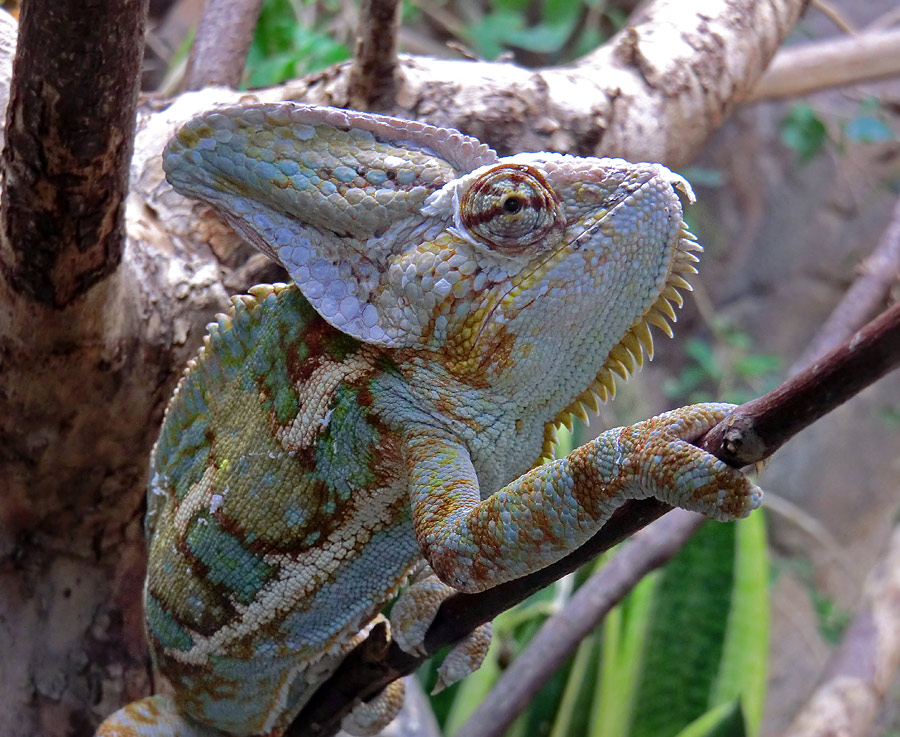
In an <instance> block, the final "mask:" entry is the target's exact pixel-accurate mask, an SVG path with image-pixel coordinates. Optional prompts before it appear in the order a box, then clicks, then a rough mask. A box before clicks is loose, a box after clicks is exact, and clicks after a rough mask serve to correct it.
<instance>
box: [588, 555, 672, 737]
mask: <svg viewBox="0 0 900 737" xmlns="http://www.w3.org/2000/svg"><path fill="white" fill-rule="evenodd" d="M659 579H660V573H659V572H654V573H651V574H650V575H648V576H645V577H644V578H643V579H642V580H641V582H640V583H638V585H637V586H635V588H634V589H633V590H632V591H631V593H630V594H629V595H628V596H627V597H626V598H625V600H624V601H623V602H622V603H621V604H620V605H618V606H616V607H614V608H613V609H612V611H610V613H609V615H607V617H606V619H605V620H604V622H603V641H602V650H601V653H602V658H601V661H600V682H599V684H598V687H597V688H596V691H597V696H596V698H595V699H594V703H593V706H592V708H591V721H590V726H589V729H588V735H589V737H622V735H625V734H627V727H628V723H629V721H630V720H631V712H632V709H633V707H634V703H635V700H636V698H637V686H638V678H639V677H640V673H641V664H642V662H643V657H644V642H645V641H646V638H647V629H648V627H649V626H650V622H651V617H652V614H653V595H654V592H655V590H656V586H657V584H658V583H659Z"/></svg>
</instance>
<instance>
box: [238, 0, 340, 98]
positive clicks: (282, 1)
mask: <svg viewBox="0 0 900 737" xmlns="http://www.w3.org/2000/svg"><path fill="white" fill-rule="evenodd" d="M313 5H322V3H321V2H319V3H316V2H315V0H265V2H264V3H263V7H262V11H261V13H260V17H259V23H257V25H256V34H255V35H254V37H253V43H252V45H251V46H250V53H249V55H248V57H247V67H246V85H247V87H249V88H254V87H270V86H272V85H275V84H279V83H281V82H284V81H286V80H288V79H293V78H295V77H299V76H301V75H303V74H307V73H308V72H314V71H316V70H318V69H323V68H325V67H327V66H329V65H331V64H336V63H337V62H339V61H344V60H345V59H349V58H350V49H349V48H348V47H347V46H346V45H345V44H343V43H340V42H339V41H336V40H334V39H333V38H332V37H331V36H330V35H329V33H328V31H327V21H328V18H329V17H331V16H333V15H334V14H336V13H338V12H339V11H340V4H339V3H337V2H330V3H324V5H325V9H324V10H325V12H324V14H322V15H320V16H318V18H319V19H318V20H317V21H315V22H314V23H313V24H312V26H311V27H309V26H308V25H306V24H304V23H303V22H301V21H300V20H299V16H300V12H301V11H302V10H303V8H308V7H310V6H313ZM309 15H310V17H312V14H309Z"/></svg>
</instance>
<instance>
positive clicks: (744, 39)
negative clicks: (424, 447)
mask: <svg viewBox="0 0 900 737" xmlns="http://www.w3.org/2000/svg"><path fill="white" fill-rule="evenodd" d="M122 5H123V7H125V6H130V5H131V4H129V3H123V4H122ZM803 5H804V2H803V0H768V1H767V2H766V1H763V0H755V1H754V0H718V1H713V0H705V1H704V2H697V3H692V4H691V7H690V9H687V8H686V7H685V4H684V3H682V2H678V1H676V0H658V2H655V3H652V4H651V5H649V6H648V7H647V8H646V9H645V11H644V12H643V14H642V15H641V16H640V17H639V18H635V19H633V21H632V22H631V24H630V25H629V26H628V27H627V28H626V29H625V30H624V31H623V32H622V33H620V34H619V35H618V36H616V37H615V38H614V39H613V40H612V41H611V42H610V43H609V44H607V45H606V46H605V47H603V48H601V49H599V50H597V51H596V52H594V53H592V54H591V55H589V56H588V57H586V58H585V59H583V60H581V61H580V62H579V63H577V64H574V65H572V66H569V67H565V68H558V69H548V70H543V71H531V70H525V69H521V68H517V67H515V66H512V65H509V64H488V63H478V62H467V61H436V60H429V59H421V58H411V57H403V58H402V59H401V61H400V69H399V75H400V85H399V88H398V94H397V103H396V105H395V106H394V107H393V108H391V112H394V113H396V114H399V115H404V116H409V117H415V118H419V119H423V120H427V121H428V122H432V123H439V124H443V125H450V126H453V127H456V128H460V129H462V130H464V131H466V132H468V133H471V134H474V135H476V136H478V137H480V138H482V139H484V140H485V141H487V142H489V143H491V144H492V145H493V146H495V147H496V148H497V149H498V150H499V151H500V152H501V153H509V152H513V151H521V150H539V149H555V150H560V151H569V152H573V153H578V154H603V155H617V156H624V157H627V158H631V159H635V160H639V159H652V160H660V161H664V162H665V163H668V164H670V165H678V164H682V163H684V162H685V161H686V160H687V159H688V158H689V157H690V156H692V155H693V154H694V152H695V151H696V150H697V149H698V147H699V146H700V145H701V144H702V142H703V140H704V139H705V138H706V137H707V136H708V134H709V133H710V131H712V130H713V129H714V128H715V127H716V126H718V125H719V124H720V123H722V121H723V120H724V119H725V117H726V116H727V115H728V113H729V111H730V110H731V109H732V108H733V107H734V105H735V104H737V103H738V102H739V101H740V100H741V99H742V97H744V96H745V95H747V94H748V92H749V90H751V89H752V87H753V85H754V83H755V82H756V80H757V78H758V76H759V75H760V73H761V72H762V71H763V69H764V68H765V65H766V63H767V62H768V60H769V59H770V57H771V56H772V54H773V53H774V51H775V49H776V48H777V46H778V45H779V43H780V42H781V41H782V39H783V38H784V36H785V35H786V34H787V32H788V31H789V30H790V28H791V26H792V25H793V23H794V22H795V21H796V19H797V17H798V16H799V13H800V12H801V10H802V7H803ZM32 7H33V8H36V9H38V8H45V9H46V8H52V7H56V5H55V4H52V3H51V4H42V3H32ZM2 29H6V30H7V31H9V30H10V24H9V23H8V22H6V21H4V22H3V23H2V24H0V31H2ZM107 31H109V29H107ZM55 33H58V34H59V33H63V31H62V30H59V29H57V31H55ZM57 40H59V39H57ZM52 43H53V39H52V37H51V38H48V39H47V44H48V45H52ZM4 49H6V50H7V51H8V50H9V44H8V42H7V45H5V46H4V45H3V43H2V42H0V87H3V88H8V86H9V74H8V73H5V74H4V70H5V69H8V57H6V60H4V56H3V50H4ZM123 53H124V52H123ZM81 58H82V57H81V55H79V54H73V56H72V57H71V63H72V64H73V65H77V64H78V63H79V62H80V60H81ZM108 63H110V64H114V63H116V60H115V59H111V60H109V61H108ZM4 65H6V66H4ZM348 71H349V69H348V67H347V66H342V67H339V68H336V69H334V70H330V71H328V72H325V73H322V74H319V75H315V76H313V77H311V78H308V79H305V80H301V81H299V82H297V83H294V84H292V85H288V86H286V87H285V88H281V89H276V90H270V91H266V92H261V93H258V94H255V95H252V96H246V95H241V94H238V93H235V92H232V91H229V90H226V89H222V88H218V89H207V90H204V91H200V92H196V93H188V94H185V95H182V96H181V97H179V98H177V100H175V101H173V102H172V103H170V104H162V103H159V102H145V103H144V104H143V106H142V107H141V108H140V110H139V114H138V125H137V137H136V139H135V146H134V155H133V159H132V166H131V180H130V181H131V184H130V187H131V188H130V193H129V194H128V198H127V202H126V209H125V218H124V226H125V231H126V239H125V246H124V250H120V249H118V248H117V243H116V239H115V232H116V228H117V225H116V223H117V220H116V216H115V212H117V210H116V207H111V208H109V207H106V206H105V205H103V204H99V205H98V204H94V205H92V209H91V212H92V213H93V214H95V215H96V218H95V219H94V220H92V221H90V223H91V225H92V227H94V228H95V230H91V231H88V232H90V233H92V234H93V235H91V236H90V237H89V238H88V237H87V236H85V237H84V238H83V239H82V242H81V246H82V247H84V248H87V249H88V250H87V251H85V250H79V249H78V248H75V249H74V250H73V251H69V252H66V251H63V252H62V253H64V254H65V253H72V254H74V256H78V255H79V254H83V253H87V252H89V251H90V250H91V249H99V253H100V254H101V256H100V257H99V258H97V261H96V263H97V264H98V265H99V266H98V267H97V268H88V269H85V270H81V263H82V262H79V261H77V258H76V259H75V260H73V261H70V262H69V263H70V264H74V266H73V267H72V269H71V270H70V271H67V270H65V269H63V270H62V271H57V272H56V273H55V274H49V275H50V276H54V277H55V279H56V280H55V281H52V282H51V285H52V286H51V294H47V293H45V292H44V291H42V290H40V289H39V290H37V291H36V290H34V289H31V290H29V289H26V288H25V287H24V286H23V282H22V280H21V279H19V280H17V279H16V278H14V276H13V275H12V273H11V271H9V270H7V271H5V272H4V273H3V274H2V276H0V305H2V307H0V423H2V424H0V484H2V487H3V488H2V491H3V492H4V493H2V494H0V651H2V652H3V657H2V658H0V683H3V684H4V688H3V689H0V714H2V715H3V724H2V729H0V734H3V735H5V734H7V733H8V734H11V735H38V734H40V735H47V737H55V736H56V735H60V736H61V735H75V736H76V737H77V736H80V735H88V734H90V733H91V731H92V727H93V725H95V724H96V723H97V722H98V721H99V719H100V718H101V717H102V716H104V715H106V714H108V713H109V712H110V711H112V710H113V709H114V708H115V707H116V706H118V705H119V704H120V703H122V702H123V701H126V700H128V699H131V698H134V697H137V696H140V695H143V694H144V693H146V692H148V691H149V690H150V683H149V674H148V670H147V663H146V654H145V650H144V643H143V635H142V627H141V614H140V603H139V598H140V587H141V581H142V575H143V564H144V563H143V561H144V545H143V539H142V533H141V524H140V521H141V515H142V509H143V486H144V482H145V472H146V470H145V469H146V466H145V464H146V458H147V456H148V454H149V450H150V446H151V443H152V442H153V439H154V437H155V434H156V430H157V427H158V424H159V421H160V419H161V416H162V411H163V407H164V404H165V401H166V399H167V397H168V395H169V393H170V392H171V389H172V386H173V384H174V382H175V380H176V379H177V376H178V374H179V372H180V369H181V367H182V366H183V365H184V363H185V362H186V360H187V358H188V357H189V356H190V355H191V354H192V353H194V351H195V350H196V347H197V345H198V344H199V341H200V339H201V337H202V334H203V326H204V324H205V323H206V322H207V321H208V320H209V319H210V318H211V317H212V316H213V314H214V313H215V312H216V311H218V310H221V309H222V308H223V307H224V306H225V304H226V295H227V294H228V293H233V292H236V291H240V290H242V289H245V288H246V287H247V286H248V285H249V284H250V283H253V282H255V281H258V280H264V279H272V278H273V275H272V274H271V273H264V270H265V269H266V268H267V267H265V266H260V262H259V261H258V260H254V259H252V258H250V259H248V253H247V251H246V250H245V248H246V247H244V246H242V245H241V244H240V241H239V240H238V239H237V237H236V236H235V235H234V234H233V233H232V232H231V231H230V230H228V229H227V228H225V227H224V226H222V225H221V224H220V223H219V222H218V221H217V220H215V219H214V218H212V217H210V215H209V213H208V212H207V211H206V210H205V209H204V208H203V207H201V206H199V205H194V204H192V203H190V202H187V201H186V200H184V199H183V198H181V197H179V196H177V195H175V194H174V193H173V192H172V191H171V189H170V188H169V186H168V185H167V184H166V183H165V182H164V180H163V177H162V172H161V170H160V152H161V150H162V147H163V145H164V143H165V141H166V140H167V139H168V138H169V137H170V136H171V135H172V133H173V132H174V131H175V129H176V128H177V127H178V126H179V125H180V124H181V123H183V122H184V121H186V120H187V119H189V118H190V117H192V116H193V115H195V114H197V113H198V112H201V111H204V110H208V109H210V108H211V107H214V106H216V105H220V104H230V103H234V102H236V101H239V100H241V99H244V98H249V97H252V98H253V99H259V100H276V99H287V98H290V99H300V100H304V101H308V102H320V103H322V102H324V103H332V104H343V103H344V102H346V94H347V93H346V90H347V77H348ZM90 73H92V70H87V74H88V76H89V75H90ZM39 92H40V94H43V95H45V97H44V98H43V99H44V100H45V101H46V100H47V99H51V98H52V97H53V96H54V95H58V94H59V92H58V91H55V90H51V89H47V88H46V87H45V88H43V89H41V90H40V91H39ZM2 97H3V91H2V90H0V99H2ZM117 100H118V101H119V104H120V102H121V98H120V97H116V94H114V93H113V92H110V91H107V92H105V93H100V95H99V98H98V110H99V109H101V108H104V107H109V106H110V105H111V103H112V104H116V101H117ZM13 105H14V108H13V109H18V108H16V107H15V105H16V103H15V102H14V103H13ZM52 114H53V113H52V110H51V113H49V115H51V118H52ZM23 115H24V113H23ZM85 125H86V127H87V128H88V129H92V126H91V121H90V120H88V121H86V123H85ZM91 132H92V130H87V131H85V134H84V135H85V136H86V137H88V136H89V135H90V134H91ZM108 132H109V131H108ZM69 133H74V131H69ZM18 145H21V144H18ZM116 145H117V146H119V149H118V150H120V151H121V147H122V146H127V141H125V140H123V139H122V138H121V135H120V138H119V139H118V140H117V141H116ZM26 151H27V148H26V149H19V150H18V151H17V152H14V153H18V155H20V157H22V158H21V160H22V161H24V162H27V160H28V159H27V156H25V154H24V152H26ZM47 186H48V188H49V189H50V190H51V191H58V190H54V188H55V187H58V186H59V183H58V182H51V183H50V184H49V185H47ZM90 193H91V194H93V193H95V190H91V192H90ZM110 213H112V214H110ZM78 232H79V233H81V234H82V235H84V232H83V231H78ZM85 238H86V239H87V240H85ZM40 245H41V244H38V246H39V247H40ZM4 249H7V250H5V251H4V259H5V260H7V261H8V262H11V263H18V261H16V259H17V258H26V257H28V255H29V254H27V253H25V254H24V255H23V251H22V244H21V243H20V242H19V241H18V240H16V241H15V242H12V243H6V244H5V245H4ZM10 249H11V250H10ZM9 253H13V254H14V255H15V258H13V257H9V256H8V255H7V254H9ZM119 253H121V260H118V254H119ZM58 257H59V252H58V251H54V258H58ZM76 270H77V271H78V273H84V274H87V276H86V278H84V279H80V280H76V281H74V282H73V281H71V280H70V281H67V278H68V277H71V276H72V275H73V274H74V273H75V272H76ZM46 277H48V270H47V269H44V270H40V269H39V270H38V271H37V273H36V275H35V279H39V278H46ZM28 283H29V284H36V283H39V282H38V281H34V280H30V279H29V280H28Z"/></svg>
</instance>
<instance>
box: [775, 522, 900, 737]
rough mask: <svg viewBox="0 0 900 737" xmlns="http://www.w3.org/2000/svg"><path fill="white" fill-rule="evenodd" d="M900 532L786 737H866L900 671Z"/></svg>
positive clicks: (898, 529) (868, 582) (868, 580)
mask: <svg viewBox="0 0 900 737" xmlns="http://www.w3.org/2000/svg"><path fill="white" fill-rule="evenodd" d="M898 622H900V526H898V527H895V528H894V533H893V535H891V539H890V541H889V543H888V546H887V550H886V551H885V554H884V555H883V556H882V558H881V559H880V560H879V562H878V563H877V564H876V565H875V567H874V568H873V569H872V571H871V572H870V573H869V575H868V577H867V578H866V583H865V585H864V587H863V597H862V602H861V606H860V608H859V611H858V612H857V613H856V616H855V617H854V618H853V621H852V622H851V623H850V626H849V627H848V628H847V631H846V633H845V634H844V638H843V640H842V641H841V644H840V646H839V647H838V649H837V650H836V651H835V652H834V654H833V655H832V656H831V659H830V660H829V661H828V665H827V667H826V668H825V676H824V678H823V680H822V683H821V684H820V685H819V686H818V688H816V690H815V692H814V693H813V695H812V697H811V698H810V699H809V701H808V702H807V703H806V705H805V706H804V708H803V709H802V710H801V711H800V713H799V714H798V715H797V717H796V718H795V719H794V721H793V723H792V724H791V726H790V727H789V728H788V730H787V732H785V734H784V737H829V736H830V735H842V736H843V737H865V735H867V734H869V733H870V728H871V725H872V722H873V721H874V720H875V717H876V716H877V715H878V712H879V710H880V708H881V705H882V703H883V702H884V699H885V697H886V696H887V694H888V692H889V690H890V687H891V684H892V683H893V682H894V679H895V677H896V674H897V668H898V667H900V627H898V626H897V623H898Z"/></svg>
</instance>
